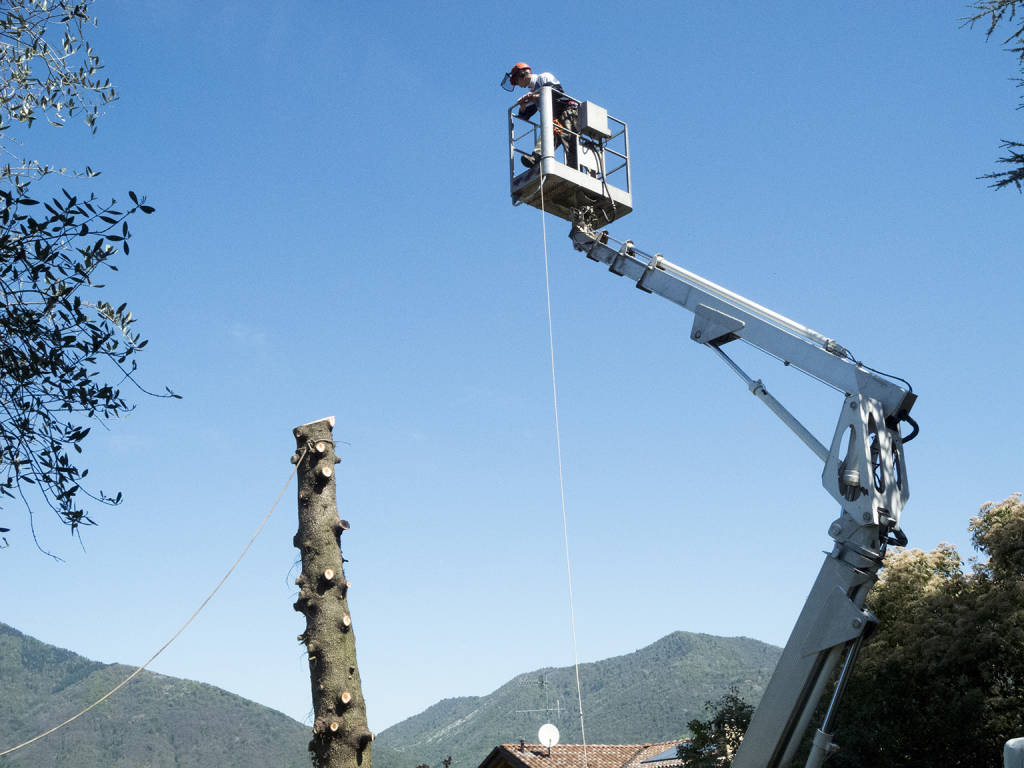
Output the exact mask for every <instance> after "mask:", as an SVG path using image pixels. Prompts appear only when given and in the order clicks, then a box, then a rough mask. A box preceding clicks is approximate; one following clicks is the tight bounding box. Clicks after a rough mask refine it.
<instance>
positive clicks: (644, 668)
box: [0, 623, 781, 768]
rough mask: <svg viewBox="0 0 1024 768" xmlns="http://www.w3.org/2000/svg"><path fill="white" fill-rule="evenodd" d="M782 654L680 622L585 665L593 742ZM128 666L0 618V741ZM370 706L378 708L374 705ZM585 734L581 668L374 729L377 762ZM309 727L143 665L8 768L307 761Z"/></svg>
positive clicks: (648, 729) (12, 740)
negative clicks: (551, 734) (551, 730)
mask: <svg viewBox="0 0 1024 768" xmlns="http://www.w3.org/2000/svg"><path fill="white" fill-rule="evenodd" d="M780 653H781V650H780V649H779V648H776V647H775V646H771V645H767V644H765V643H761V642H759V641H757V640H751V639H749V638H742V637H740V638H724V637H715V636H713V635H702V634H692V633H688V632H675V633H673V634H671V635H668V636H666V637H664V638H662V639H661V640H658V641H657V642H655V643H653V644H652V645H649V646H647V647H646V648H642V649H640V650H638V651H636V652H634V653H630V654H626V655H624V656H617V657H614V658H611V659H605V660H604V661H598V662H593V663H589V664H581V665H580V680H581V683H582V700H583V712H584V716H585V717H584V725H585V728H586V736H587V742H588V743H591V744H598V743H605V744H628V743H650V742H654V741H666V740H670V739H676V738H680V737H682V736H684V735H685V734H686V723H687V722H688V721H689V720H692V719H694V718H702V717H704V716H705V706H704V705H705V703H706V702H707V701H713V700H716V699H718V698H719V697H720V696H721V695H722V694H723V693H724V692H725V691H726V690H727V689H728V688H729V687H730V686H732V685H735V686H736V687H737V688H738V689H739V691H740V693H741V694H742V695H743V696H744V698H745V699H746V700H747V701H750V702H756V701H758V700H759V699H760V697H761V693H762V692H763V690H764V687H765V685H767V682H768V678H769V677H770V676H771V672H772V670H773V669H774V667H775V663H776V662H777V661H778V657H779V654H780ZM132 671H133V668H132V667H128V666H124V665H120V664H103V663H100V662H96V661H90V660H89V659H86V658H84V657H82V656H79V655H77V654H75V653H72V652H71V651H66V650H63V649H61V648H57V647H55V646H52V645H47V644H46V643H42V642H40V641H38V640H36V639H34V638H31V637H28V636H27V635H24V634H22V633H21V632H19V631H17V630H16V629H14V628H13V627H9V626H7V625H5V624H2V623H0V751H2V750H4V749H7V748H9V747H11V746H13V745H15V744H18V743H21V742H22V741H25V740H27V739H30V738H32V737H34V736H36V735H37V734H39V733H41V732H43V731H45V730H47V729H49V728H52V727H53V726H54V725H56V724H58V723H61V722H63V721H64V720H66V719H68V718H69V717H71V716H72V715H74V714H75V713H77V712H79V711H80V710H82V709H83V708H84V707H86V706H88V705H89V704H91V703H92V702H94V701H96V699H98V698H99V697H100V696H102V695H103V694H104V693H106V692H107V691H109V690H110V689H111V688H113V687H114V685H116V684H117V683H118V682H120V681H121V680H123V679H124V678H125V677H126V676H127V675H128V674H130V673H131V672H132ZM371 706H372V704H371ZM548 722H550V723H553V724H555V725H556V726H557V727H558V729H559V731H560V732H561V743H563V744H567V743H580V740H581V733H580V717H579V706H578V697H577V693H576V675H575V670H574V669H573V668H572V667H562V668H548V669H540V670H536V671H534V672H529V673H526V674H523V675H519V676H518V677H515V678H513V679H512V680H510V681H509V682H508V683H506V684H504V685H503V686H501V687H500V688H498V689H497V690H496V691H494V692H493V693H491V694H488V695H486V696H464V697H459V698H453V699H445V700H443V701H440V702H438V703H437V704H435V705H433V706H431V707H429V708H428V709H426V710H425V711H424V712H422V713H420V714H418V715H415V716H413V717H411V718H409V719H407V720H404V721H402V722H401V723H398V724H396V725H394V726H392V727H390V728H388V729H386V730H384V731H382V732H381V733H380V734H378V736H377V739H376V740H375V742H374V746H373V768H416V766H419V765H424V764H426V765H430V766H439V765H440V764H441V761H442V760H443V759H445V758H446V757H448V756H451V758H452V766H453V767H454V768H477V766H478V765H479V764H480V762H481V761H482V760H483V759H484V758H485V757H486V756H487V754H488V753H489V752H490V751H491V749H492V748H493V747H494V746H495V745H497V744H502V743H518V742H519V740H520V739H524V740H525V741H527V742H533V743H536V741H537V739H536V734H537V729H538V727H539V726H540V725H542V724H543V723H548ZM309 735H310V734H309V726H306V725H303V724H302V723H299V722H297V721H296V720H293V719H291V718H290V717H287V716H286V715H283V714H281V713H280V712H277V711H275V710H272V709H269V708H267V707H264V706H261V705H259V704H256V703H254V702H252V701H248V700H246V699H243V698H242V697H240V696H236V695H234V694H232V693H228V692H227V691H224V690H221V689H219V688H216V687H214V686H212V685H206V684H204V683H197V682H193V681H190V680H181V679H178V678H173V677H167V676H165V675H159V674H156V673H153V672H148V671H145V672H142V673H141V674H140V675H139V676H138V677H136V678H135V679H134V680H132V682H131V683H129V684H128V685H127V686H125V687H124V688H123V689H122V690H120V691H118V692H117V693H116V694H115V695H113V696H112V697H110V698H109V699H108V700H106V701H105V702H103V703H102V704H100V705H99V706H98V707H96V708H95V709H93V710H91V711H90V712H89V713H88V714H86V715H85V716H83V717H82V718H80V719H78V720H76V721H75V722H73V723H71V724H70V725H68V726H66V727H64V728H62V729H61V730H59V731H57V732H56V733H54V734H53V735H51V736H48V737H46V738H44V739H41V740H39V741H38V742H36V743H34V744H32V745H30V746H28V747H26V748H24V749H22V750H19V751H17V752H14V753H12V754H9V755H7V756H5V757H3V758H0V766H2V767H3V768H8V766H9V767H10V768H21V767H22V766H24V767H25V768H28V766H39V765H54V766H61V767H63V768H101V767H102V768H128V767H129V766H130V767H131V768H140V767H142V766H145V767H146V768H165V767H166V768H235V766H238V768H241V767H242V766H246V767H247V768H261V767H262V766H267V768H270V767H271V766H273V768H293V766H294V768H307V766H309V765H310V761H309V755H308V752H307V751H306V744H307V743H308V741H309Z"/></svg>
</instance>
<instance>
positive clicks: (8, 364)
mask: <svg viewBox="0 0 1024 768" xmlns="http://www.w3.org/2000/svg"><path fill="white" fill-rule="evenodd" d="M88 6H89V0H86V1H85V2H71V1H70V0H3V2H2V3H0V151H2V152H3V155H4V161H5V162H4V164H3V165H2V167H0V301H2V306H0V494H2V495H3V496H7V497H10V498H19V499H20V500H21V501H22V502H23V503H24V505H25V507H26V509H27V510H28V513H29V521H30V525H31V523H32V506H31V503H30V499H31V498H32V497H34V498H35V499H36V500H38V499H40V498H41V499H42V500H43V501H44V502H45V504H46V505H47V506H49V507H50V509H52V510H53V511H54V512H55V513H56V514H57V516H58V517H59V518H60V519H61V520H62V521H63V522H64V523H66V524H67V525H69V526H70V528H71V531H72V532H73V533H79V526H82V525H91V524H94V521H93V519H92V518H91V517H90V514H89V512H88V511H87V510H86V508H85V506H84V505H83V503H82V502H81V500H80V496H84V497H87V498H88V499H91V500H92V501H93V502H95V503H97V504H99V505H110V504H117V503H119V502H120V499H121V494H120V493H117V494H115V495H113V496H111V495H108V494H106V493H104V492H102V491H98V492H89V491H87V490H86V489H84V488H83V487H82V485H81V480H82V479H83V478H85V477H86V475H87V474H88V469H85V468H80V467H79V466H78V461H77V459H76V460H73V459H72V457H71V456H70V454H69V451H74V452H75V453H81V451H82V443H83V441H84V440H85V438H86V436H87V435H88V434H89V430H90V426H89V424H90V422H95V421H99V422H101V423H102V422H103V421H105V420H109V419H116V418H118V417H120V416H122V415H123V414H124V413H126V412H127V411H129V410H131V408H132V407H133V406H132V405H131V404H130V403H129V402H128V401H127V400H126V398H125V397H124V395H123V394H122V393H121V391H120V389H119V388H120V387H121V386H122V385H123V384H124V383H125V382H126V381H127V382H130V383H132V384H135V380H134V378H133V374H134V372H135V370H136V363H135V355H136V354H137V353H138V352H139V351H140V350H141V349H142V348H143V347H145V345H146V341H145V340H143V339H142V338H140V337H139V335H138V334H137V333H135V332H134V331H133V329H132V324H133V317H132V313H131V312H129V311H128V310H127V307H126V305H125V304H123V303H122V304H119V305H117V306H115V302H112V301H106V300H104V299H103V298H101V297H100V296H98V295H97V291H98V290H99V289H101V288H103V285H102V283H100V282H98V278H99V277H100V275H101V274H102V270H104V269H111V270H116V269H117V267H116V266H115V264H114V261H113V260H114V258H115V257H116V256H118V255H119V254H120V253H122V252H123V253H124V255H128V253H129V252H130V249H129V245H128V241H129V238H130V237H131V234H130V232H129V229H128V222H127V219H128V217H129V216H131V215H132V214H134V213H136V212H139V211H141V212H142V213H152V211H153V208H152V207H151V206H149V205H146V201H145V198H140V197H139V196H137V195H136V194H135V193H134V192H130V193H129V198H130V204H129V205H128V206H126V207H122V206H119V205H118V204H117V202H116V201H114V200H111V201H110V202H109V203H100V202H99V201H97V199H96V197H95V196H94V195H89V196H78V195H74V194H72V193H70V192H68V191H66V190H64V189H61V190H60V191H59V193H58V194H56V195H55V196H53V197H52V199H50V200H49V202H44V203H40V202H39V201H37V200H35V199H33V195H32V193H31V190H30V186H31V185H32V184H41V183H43V182H42V179H43V178H44V177H46V176H49V175H51V174H58V175H61V176H75V177H81V176H95V175H96V172H95V171H93V170H92V169H90V168H89V167H88V166H87V167H86V169H85V171H84V173H77V172H72V171H68V170H67V169H65V168H58V167H56V166H53V165H50V164H48V163H45V162H43V161H40V160H39V159H35V158H26V157H24V156H22V155H21V154H19V151H20V149H19V148H21V147H23V145H24V141H23V137H24V136H25V134H26V129H27V128H29V127H31V126H32V124H33V123H35V122H36V121H37V120H39V119H40V118H43V119H45V121H46V122H47V123H49V124H50V125H53V126H58V127H60V126H63V125H65V123H67V122H68V120H70V119H71V118H72V117H73V116H75V115H77V114H81V115H83V116H84V122H85V123H86V125H88V126H90V127H91V128H92V129H93V130H94V131H95V126H96V120H97V117H98V116H99V114H100V112H99V110H100V107H101V106H102V105H104V104H107V103H109V102H111V101H113V100H115V99H116V98H117V92H116V90H115V89H114V88H113V87H112V86H111V85H110V83H109V81H107V80H101V79H100V77H99V72H100V70H101V69H102V65H101V63H100V60H99V58H98V57H97V56H96V55H95V53H94V52H93V50H92V48H91V46H90V45H89V43H88V42H87V41H86V40H85V37H84V30H85V27H86V25H87V24H89V23H94V20H93V19H91V18H90V17H89V15H88ZM18 131H20V134H19V133H18ZM136 386H138V385H137V384H136ZM143 391H145V390H143ZM164 396H166V397H177V395H175V394H174V393H173V392H171V391H170V390H167V394H166V395H164ZM26 492H27V493H26ZM32 533H33V538H34V539H35V528H34V525H33V526H32ZM36 543H37V545H39V542H38V539H36ZM40 548H42V547H41V545H40Z"/></svg>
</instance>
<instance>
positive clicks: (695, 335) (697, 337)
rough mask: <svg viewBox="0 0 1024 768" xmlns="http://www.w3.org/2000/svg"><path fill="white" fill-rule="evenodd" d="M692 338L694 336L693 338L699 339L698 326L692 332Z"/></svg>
mask: <svg viewBox="0 0 1024 768" xmlns="http://www.w3.org/2000/svg"><path fill="white" fill-rule="evenodd" d="M693 338H695V339H699V338H700V328H698V329H697V330H696V331H694V332H693Z"/></svg>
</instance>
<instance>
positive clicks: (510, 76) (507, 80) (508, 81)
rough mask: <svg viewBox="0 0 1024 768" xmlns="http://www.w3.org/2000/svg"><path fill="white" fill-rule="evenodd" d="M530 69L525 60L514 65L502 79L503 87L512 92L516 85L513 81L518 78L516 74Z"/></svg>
mask: <svg viewBox="0 0 1024 768" xmlns="http://www.w3.org/2000/svg"><path fill="white" fill-rule="evenodd" d="M529 71H530V65H529V64H527V63H526V62H525V61H520V62H519V63H518V64H516V65H515V66H513V67H512V69H510V70H509V71H508V72H506V73H505V77H504V78H503V79H502V81H501V87H502V88H504V89H505V90H506V91H509V92H511V91H512V89H513V88H514V87H515V83H513V82H512V81H513V80H514V79H515V78H516V76H517V75H520V74H522V73H523V72H529Z"/></svg>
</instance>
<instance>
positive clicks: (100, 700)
mask: <svg viewBox="0 0 1024 768" xmlns="http://www.w3.org/2000/svg"><path fill="white" fill-rule="evenodd" d="M307 450H309V449H308V448H304V449H303V451H302V456H301V457H300V458H299V461H298V462H296V463H295V469H293V470H292V472H291V474H290V475H288V479H287V480H286V481H285V483H284V486H283V487H282V488H281V492H280V493H279V494H278V495H277V499H276V500H275V501H274V503H273V504H272V505H271V507H270V511H269V512H267V516H266V517H264V518H263V522H262V523H260V525H259V528H257V529H256V533H254V534H253V535H252V538H251V539H249V543H248V544H246V545H245V549H243V550H242V554H240V555H239V556H238V559H237V560H235V562H234V563H233V564H232V566H231V567H230V568H228V572H227V573H225V574H224V578H222V579H221V580H220V582H219V583H218V584H217V586H216V587H214V588H213V591H212V592H211V593H210V594H209V595H207V596H206V599H205V600H203V602H202V603H200V604H199V607H198V608H196V610H195V613H193V614H192V615H191V616H189V617H188V621H186V622H185V623H184V624H182V625H181V627H180V628H179V629H178V631H177V632H175V633H174V634H173V635H172V636H171V639H170V640H168V641H167V642H166V643H164V644H163V645H162V646H161V647H160V650H158V651H157V652H156V653H154V654H153V655H152V656H150V657H149V659H148V660H147V661H146V663H145V664H143V665H142V666H141V667H139V668H138V669H136V670H135V671H134V672H132V673H131V674H130V675H128V677H126V678H125V679H124V680H122V681H121V682H120V683H118V684H117V685H115V686H114V687H113V688H111V689H110V690H109V691H107V692H106V693H105V694H103V695H102V696H101V697H100V698H98V699H97V700H96V701H94V702H93V703H92V704H90V705H89V706H88V707H86V708H85V709H83V710H82V711H81V712H79V713H78V714H77V715H74V716H73V717H69V718H68V719H67V720H65V721H64V722H63V723H61V724H60V725H55V726H54V727H53V728H51V729H50V730H48V731H44V732H43V733H40V734H39V735H38V736H35V737H33V738H31V739H29V740H28V741H23V742H22V743H21V744H18V745H17V746H15V747H11V748H10V749H5V750H4V751H3V752H0V757H3V756H4V755H9V754H11V753H12V752H17V751H18V750H19V749H22V748H24V747H27V746H28V745H29V744H34V743H35V742H37V741H39V740H40V739H42V738H45V737H46V736H49V735H50V734H51V733H53V732H55V731H59V730H60V729H61V728H63V727H64V726H65V725H68V724H69V723H73V722H74V721H75V720H77V719H78V718H80V717H81V716H82V715H84V714H85V713H86V712H88V711H90V710H91V709H94V708H95V707H98V706H99V705H100V704H102V703H103V702H104V701H106V700H107V699H109V698H110V697H111V696H113V695H114V694H115V693H117V692H118V691H119V690H121V689H122V688H123V687H124V686H126V685H127V684H128V683H130V682H131V681H132V680H133V679H135V677H136V676H137V675H138V674H139V673H140V672H142V670H144V669H145V668H146V667H148V666H149V665H150V664H151V663H152V662H153V660H154V659H156V657H157V656H159V655H160V654H161V653H163V652H164V651H165V650H167V646H169V645H170V644H171V643H173V642H174V641H175V640H177V639H178V635H180V634H181V633H182V632H184V631H185V629H186V628H187V627H188V625H189V624H191V623H192V621H193V620H194V619H195V617H196V616H198V615H199V612H200V611H202V610H203V608H205V607H206V604H207V603H208V602H210V600H212V599H213V596H214V595H216V594H217V592H218V591H219V590H220V588H221V587H223V586H224V582H225V581H227V580H228V576H230V575H231V574H232V573H233V572H234V570H235V568H237V567H238V564H239V563H240V562H242V558H243V557H245V555H246V553H247V552H248V551H249V548H250V547H252V544H253V542H254V541H256V537H257V536H259V535H260V533H261V532H262V531H263V528H264V526H266V524H267V521H268V520H269V519H270V516H271V515H272V514H273V513H274V510H275V509H277V505H278V504H280V503H281V498H282V497H283V496H284V492H285V491H286V490H287V488H288V485H289V484H290V483H291V481H292V478H293V477H295V472H296V471H297V470H298V468H299V462H301V461H302V458H303V457H304V456H305V455H306V451H307Z"/></svg>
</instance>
